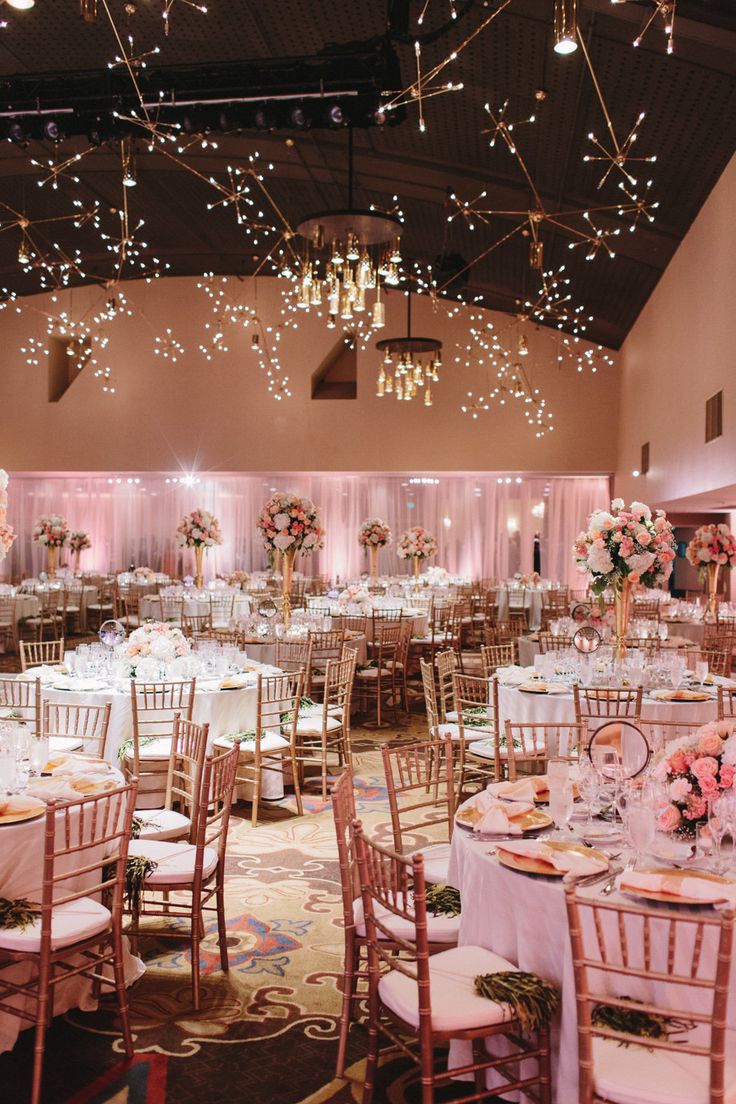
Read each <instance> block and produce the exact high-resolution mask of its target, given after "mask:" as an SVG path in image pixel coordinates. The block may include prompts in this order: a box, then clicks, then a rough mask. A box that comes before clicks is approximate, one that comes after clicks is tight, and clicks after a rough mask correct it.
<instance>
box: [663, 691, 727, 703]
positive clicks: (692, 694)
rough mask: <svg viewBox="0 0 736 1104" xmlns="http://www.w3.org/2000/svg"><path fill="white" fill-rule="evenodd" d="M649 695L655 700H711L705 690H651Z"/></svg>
mask: <svg viewBox="0 0 736 1104" xmlns="http://www.w3.org/2000/svg"><path fill="white" fill-rule="evenodd" d="M651 696H652V697H653V698H654V699H655V701H666V702H704V701H712V700H713V698H712V696H711V695H710V694H709V693H708V692H707V691H706V690H653V691H652V694H651Z"/></svg>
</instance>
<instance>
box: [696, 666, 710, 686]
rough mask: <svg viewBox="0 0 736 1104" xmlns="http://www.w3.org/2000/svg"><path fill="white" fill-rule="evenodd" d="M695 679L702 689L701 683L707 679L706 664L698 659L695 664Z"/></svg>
mask: <svg viewBox="0 0 736 1104" xmlns="http://www.w3.org/2000/svg"><path fill="white" fill-rule="evenodd" d="M695 677H696V678H697V680H698V682H699V683H700V686H701V688H702V686H703V683H704V682H705V680H706V679H707V677H708V663H707V661H706V660H704V659H699V660H698V661H697V663H696V664H695Z"/></svg>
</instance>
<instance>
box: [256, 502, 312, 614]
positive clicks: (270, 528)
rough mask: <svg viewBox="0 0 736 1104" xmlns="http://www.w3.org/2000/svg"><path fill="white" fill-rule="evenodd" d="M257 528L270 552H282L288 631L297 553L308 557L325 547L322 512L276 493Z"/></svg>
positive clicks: (260, 516) (283, 588) (282, 577)
mask: <svg viewBox="0 0 736 1104" xmlns="http://www.w3.org/2000/svg"><path fill="white" fill-rule="evenodd" d="M256 527H257V529H258V531H259V533H260V534H261V538H262V540H263V547H264V548H265V549H266V551H267V552H270V553H272V554H275V553H277V552H281V553H283V557H284V563H283V567H282V570H281V586H282V591H283V595H284V624H285V626H286V627H287V628H288V625H289V613H290V601H289V594H290V592H291V574H292V571H293V569H294V557H295V556H296V554H297V552H301V553H302V555H304V556H308V555H311V553H312V552H316V551H317V550H318V549H320V548H322V547H323V546H324V530H323V528H322V526H321V525H320V520H319V512H318V510H317V507H316V506H315V505H314V503H313V502H312V500H311V498H306V497H304V498H302V497H300V496H299V495H293V494H286V493H284V492H283V491H277V492H276V494H275V495H272V497H271V498H269V500H268V502H266V503H265V504H264V506H263V509H262V510H261V513H260V514H259V516H258V520H257V522H256Z"/></svg>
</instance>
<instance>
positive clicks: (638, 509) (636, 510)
mask: <svg viewBox="0 0 736 1104" xmlns="http://www.w3.org/2000/svg"><path fill="white" fill-rule="evenodd" d="M631 512H632V514H642V516H643V517H644V518H645V519H646V520H647V521H651V520H652V511H651V510H650V509H649V507H648V506H647V505H646V504H645V503H643V502H632V503H631Z"/></svg>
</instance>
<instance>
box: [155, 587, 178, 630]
mask: <svg viewBox="0 0 736 1104" xmlns="http://www.w3.org/2000/svg"><path fill="white" fill-rule="evenodd" d="M158 600H159V603H160V606H159V608H160V610H161V620H162V621H167V622H168V623H170V624H172V625H181V624H182V622H183V621H184V599H183V598H176V597H174V596H173V595H171V594H161V595H159V599H158Z"/></svg>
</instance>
